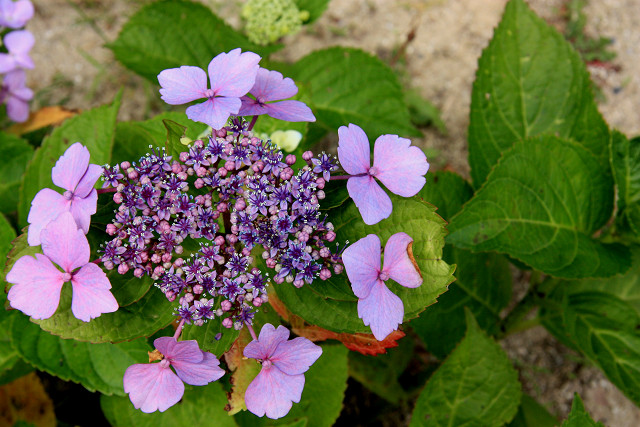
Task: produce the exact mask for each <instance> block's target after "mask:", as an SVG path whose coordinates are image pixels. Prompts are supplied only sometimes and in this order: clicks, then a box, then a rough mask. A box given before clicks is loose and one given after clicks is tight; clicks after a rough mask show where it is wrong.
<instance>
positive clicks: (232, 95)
mask: <svg viewBox="0 0 640 427" xmlns="http://www.w3.org/2000/svg"><path fill="white" fill-rule="evenodd" d="M259 61H260V56H258V55H257V54H255V53H253V52H242V51H241V50H240V49H234V50H232V51H230V52H228V53H221V54H219V55H218V56H216V57H215V58H213V59H212V60H211V62H210V63H209V67H208V72H209V81H210V82H211V88H207V74H206V73H205V72H204V70H203V69H202V68H199V67H193V66H187V65H184V66H182V67H180V68H170V69H167V70H164V71H162V72H160V74H158V82H160V86H161V89H160V94H161V95H162V100H163V101H164V102H166V103H167V104H171V105H180V104H186V103H188V102H191V101H195V100H197V99H201V98H206V101H205V102H202V103H200V104H196V105H192V106H190V107H189V108H187V117H189V119H191V120H193V121H196V122H202V123H206V124H208V125H209V126H211V127H212V128H214V129H221V128H222V127H223V126H224V125H225V123H226V122H227V119H229V116H230V115H232V114H237V113H238V111H239V110H240V106H241V104H242V103H241V101H240V97H241V96H243V95H246V94H247V92H249V90H250V89H251V88H252V87H253V84H254V82H255V80H256V74H257V72H258V68H259V66H258V62H259Z"/></svg>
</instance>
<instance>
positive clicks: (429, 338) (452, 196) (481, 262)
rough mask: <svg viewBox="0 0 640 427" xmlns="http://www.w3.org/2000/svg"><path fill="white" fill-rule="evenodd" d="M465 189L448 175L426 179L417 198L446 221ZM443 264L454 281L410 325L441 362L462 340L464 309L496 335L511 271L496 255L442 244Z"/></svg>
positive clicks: (457, 177)
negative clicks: (451, 271)
mask: <svg viewBox="0 0 640 427" xmlns="http://www.w3.org/2000/svg"><path fill="white" fill-rule="evenodd" d="M472 194H473V190H472V189H471V186H470V185H469V184H468V183H467V182H466V181H465V180H464V179H463V178H462V177H461V176H460V175H457V174H455V173H451V172H438V173H435V174H428V175H427V183H426V184H425V186H424V188H423V189H422V191H420V193H418V195H419V196H420V197H422V198H423V199H425V200H426V201H428V202H430V203H432V204H434V205H435V206H437V207H438V211H437V213H439V214H440V215H442V217H443V218H444V219H446V220H448V219H450V218H451V217H452V216H453V215H455V214H456V213H457V212H458V211H459V210H460V209H461V208H462V205H463V204H464V203H465V202H466V201H467V200H468V199H470V198H471V196H472ZM443 258H444V260H445V261H446V262H447V263H449V264H456V265H457V268H456V281H455V282H453V283H452V284H451V285H449V291H448V292H446V293H444V294H443V295H441V296H440V297H439V298H438V303H437V304H435V305H433V306H432V307H430V308H429V309H428V310H425V311H424V312H423V313H422V314H421V315H420V318H418V319H415V320H413V321H412V322H411V326H412V327H413V329H414V330H415V331H416V332H417V333H418V335H419V336H420V337H421V338H422V339H423V341H424V342H425V344H426V346H427V349H428V350H429V351H430V352H432V353H433V354H434V355H436V356H437V357H439V358H444V357H445V356H446V355H447V354H449V352H451V350H453V348H454V347H455V346H456V344H457V343H458V342H460V340H461V339H462V337H463V335H464V330H465V322H466V320H465V310H464V309H465V307H466V308H468V309H469V310H471V312H472V313H473V315H474V317H475V318H476V320H477V321H478V323H479V324H480V327H481V328H482V329H484V330H485V331H487V332H488V333H489V334H493V333H496V332H497V325H498V322H499V321H500V311H501V310H502V309H503V308H504V307H506V305H507V304H508V303H509V301H510V299H511V271H510V270H509V263H508V262H507V260H506V259H505V258H504V257H502V256H501V255H497V254H487V253H479V254H473V253H471V252H469V251H467V250H464V249H459V248H454V247H452V246H451V245H446V246H445V248H444V255H443Z"/></svg>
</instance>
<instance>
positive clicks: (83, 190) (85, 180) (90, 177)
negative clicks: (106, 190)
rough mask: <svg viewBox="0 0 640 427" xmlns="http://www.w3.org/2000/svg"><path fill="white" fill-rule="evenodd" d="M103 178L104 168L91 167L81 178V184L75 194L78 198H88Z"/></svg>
mask: <svg viewBox="0 0 640 427" xmlns="http://www.w3.org/2000/svg"><path fill="white" fill-rule="evenodd" d="M100 176H102V166H99V165H89V167H88V168H87V171H86V172H85V173H84V175H82V178H80V182H79V183H78V185H77V186H76V189H75V191H74V192H73V194H75V195H76V196H78V197H82V198H84V197H87V194H89V193H90V192H91V190H93V186H94V185H96V182H97V181H98V178H100Z"/></svg>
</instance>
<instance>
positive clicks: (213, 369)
mask: <svg viewBox="0 0 640 427" xmlns="http://www.w3.org/2000/svg"><path fill="white" fill-rule="evenodd" d="M201 353H202V354H203V356H204V358H203V360H202V361H201V362H200V363H191V362H185V361H182V360H173V361H172V362H171V366H173V368H174V369H175V370H176V374H178V377H180V379H181V380H182V381H184V382H185V383H187V384H191V385H207V384H209V383H210V382H212V381H216V380H218V379H220V378H221V377H222V376H223V375H224V373H225V372H224V369H222V368H220V366H219V365H220V361H219V360H218V358H217V357H216V356H215V355H213V354H212V353H209V352H208V351H202V352H201Z"/></svg>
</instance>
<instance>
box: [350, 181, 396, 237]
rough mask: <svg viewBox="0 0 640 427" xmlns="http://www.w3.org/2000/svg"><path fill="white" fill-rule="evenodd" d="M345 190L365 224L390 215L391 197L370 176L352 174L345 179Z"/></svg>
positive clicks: (370, 223) (378, 220)
mask: <svg viewBox="0 0 640 427" xmlns="http://www.w3.org/2000/svg"><path fill="white" fill-rule="evenodd" d="M347 191H348V192H349V196H351V198H352V199H353V201H354V203H355V204H356V206H357V207H358V210H359V211H360V215H362V220H363V221H364V223H365V224H367V225H372V224H376V223H378V222H380V221H382V220H383V219H385V218H388V217H389V215H391V211H392V209H393V205H392V204H391V199H390V198H389V196H388V195H387V193H385V192H384V190H383V189H382V188H381V187H380V186H379V185H378V183H377V182H376V181H375V179H373V177H372V176H370V175H365V176H352V177H351V178H349V179H348V180H347Z"/></svg>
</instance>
